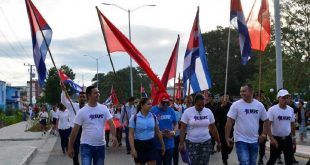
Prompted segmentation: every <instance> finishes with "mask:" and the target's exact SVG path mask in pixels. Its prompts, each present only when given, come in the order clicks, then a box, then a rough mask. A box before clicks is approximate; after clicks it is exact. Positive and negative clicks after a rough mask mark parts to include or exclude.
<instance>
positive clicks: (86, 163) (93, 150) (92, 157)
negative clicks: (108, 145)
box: [80, 144, 105, 165]
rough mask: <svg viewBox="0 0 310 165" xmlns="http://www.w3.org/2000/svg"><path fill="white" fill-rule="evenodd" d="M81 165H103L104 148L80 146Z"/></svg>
mask: <svg viewBox="0 0 310 165" xmlns="http://www.w3.org/2000/svg"><path fill="white" fill-rule="evenodd" d="M80 146H81V161H82V165H91V164H92V162H93V165H104V158H105V146H91V145H88V144H81V145H80Z"/></svg>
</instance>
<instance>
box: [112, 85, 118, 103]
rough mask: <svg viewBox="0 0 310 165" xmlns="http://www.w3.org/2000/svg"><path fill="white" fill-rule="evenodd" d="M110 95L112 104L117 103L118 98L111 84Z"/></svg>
mask: <svg viewBox="0 0 310 165" xmlns="http://www.w3.org/2000/svg"><path fill="white" fill-rule="evenodd" d="M111 97H112V103H113V104H114V105H117V104H119V101H118V99H117V96H116V92H115V90H114V88H113V86H112V88H111Z"/></svg>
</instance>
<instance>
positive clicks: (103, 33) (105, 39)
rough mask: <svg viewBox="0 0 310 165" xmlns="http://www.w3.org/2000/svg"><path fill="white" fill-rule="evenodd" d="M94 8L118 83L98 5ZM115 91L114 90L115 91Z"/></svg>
mask: <svg viewBox="0 0 310 165" xmlns="http://www.w3.org/2000/svg"><path fill="white" fill-rule="evenodd" d="M96 10H97V14H98V18H99V22H100V25H101V26H100V27H101V31H102V35H103V38H104V42H105V45H106V48H107V51H108V56H109V59H110V63H111V65H112V69H113V73H114V76H115V79H116V83H117V84H118V82H119V81H118V77H117V76H116V72H115V68H114V64H113V61H112V58H111V54H110V49H109V46H108V44H107V38H106V36H105V32H104V29H103V23H102V20H101V18H100V10H99V9H98V6H96ZM115 93H116V92H115Z"/></svg>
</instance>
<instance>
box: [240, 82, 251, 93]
mask: <svg viewBox="0 0 310 165" xmlns="http://www.w3.org/2000/svg"><path fill="white" fill-rule="evenodd" d="M241 87H248V89H249V91H250V92H253V86H252V84H242V85H241Z"/></svg>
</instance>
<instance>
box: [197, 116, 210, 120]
mask: <svg viewBox="0 0 310 165" xmlns="http://www.w3.org/2000/svg"><path fill="white" fill-rule="evenodd" d="M194 119H195V121H196V120H205V119H208V116H194Z"/></svg>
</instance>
